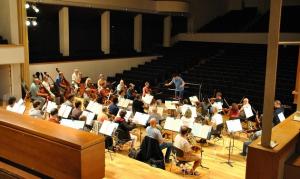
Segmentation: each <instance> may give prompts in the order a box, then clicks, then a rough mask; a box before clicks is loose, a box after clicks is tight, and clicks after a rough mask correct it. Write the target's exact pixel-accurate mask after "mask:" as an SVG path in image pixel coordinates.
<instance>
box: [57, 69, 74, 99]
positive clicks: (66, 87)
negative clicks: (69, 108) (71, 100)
mask: <svg viewBox="0 0 300 179" xmlns="http://www.w3.org/2000/svg"><path fill="white" fill-rule="evenodd" d="M55 83H56V84H57V86H59V87H60V93H61V95H63V96H64V97H66V96H68V95H69V94H70V93H71V87H70V84H69V82H68V81H67V80H66V79H65V76H64V74H63V72H59V73H58V76H57V78H56V81H55Z"/></svg>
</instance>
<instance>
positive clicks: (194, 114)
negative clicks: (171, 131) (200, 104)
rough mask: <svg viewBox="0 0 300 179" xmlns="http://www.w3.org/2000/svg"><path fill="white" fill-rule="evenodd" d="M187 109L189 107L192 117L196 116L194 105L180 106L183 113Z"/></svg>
mask: <svg viewBox="0 0 300 179" xmlns="http://www.w3.org/2000/svg"><path fill="white" fill-rule="evenodd" d="M187 109H190V110H191V111H192V117H197V109H196V107H195V106H191V105H187V104H184V105H183V106H181V114H182V115H184V113H185V112H186V110H187Z"/></svg>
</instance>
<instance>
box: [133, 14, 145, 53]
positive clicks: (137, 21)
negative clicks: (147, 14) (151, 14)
mask: <svg viewBox="0 0 300 179" xmlns="http://www.w3.org/2000/svg"><path fill="white" fill-rule="evenodd" d="M142 33H143V25H142V14H138V15H136V16H135V17H134V37H133V38H134V39H133V43H134V44H133V46H134V47H133V48H134V50H135V51H136V52H142Z"/></svg>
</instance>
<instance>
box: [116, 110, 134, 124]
mask: <svg viewBox="0 0 300 179" xmlns="http://www.w3.org/2000/svg"><path fill="white" fill-rule="evenodd" d="M122 110H123V109H119V111H118V114H117V117H120V112H121V111H122ZM131 114H132V111H127V110H126V115H125V117H124V119H125V120H126V122H127V121H128V120H129V118H130V117H131Z"/></svg>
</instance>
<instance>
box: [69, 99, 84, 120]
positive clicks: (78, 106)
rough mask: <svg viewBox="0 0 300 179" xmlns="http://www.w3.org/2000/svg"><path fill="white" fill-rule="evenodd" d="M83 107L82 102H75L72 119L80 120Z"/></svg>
mask: <svg viewBox="0 0 300 179" xmlns="http://www.w3.org/2000/svg"><path fill="white" fill-rule="evenodd" d="M81 105H82V104H81V101H76V102H75V108H73V109H72V112H71V118H72V119H75V120H79V117H80V115H81V114H82V110H81Z"/></svg>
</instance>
